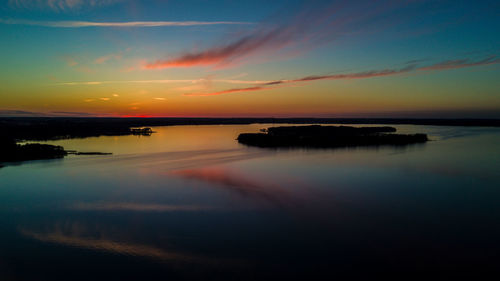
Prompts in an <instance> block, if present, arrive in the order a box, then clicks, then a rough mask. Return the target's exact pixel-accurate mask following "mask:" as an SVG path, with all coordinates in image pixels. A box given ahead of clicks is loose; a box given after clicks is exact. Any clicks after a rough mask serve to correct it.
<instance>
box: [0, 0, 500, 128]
mask: <svg viewBox="0 0 500 281" xmlns="http://www.w3.org/2000/svg"><path fill="white" fill-rule="evenodd" d="M3 2H4V3H2V5H1V6H0V42H1V44H0V61H1V67H0V116H82V117H86V116H103V117H112V116H121V117H127V116H137V117H149V116H152V117H346V118H358V117H369V118H373V117H411V118H500V2H498V1H481V0H478V1H462V0H453V1H448V0H441V1H430V0H406V1H405V0H399V1H396V0H393V1H371V0H370V1H361V0H360V1H354V0H351V1H315V0H309V1H298V0H296V1H295V0H291V1H283V0H274V1H269V0H266V1H261V0H252V1H242V0H223V1H215V0H197V1H190V0H179V1H176V0H169V1H160V0H156V1H155V0H149V1H132V0H88V1H83V0H5V1H3Z"/></svg>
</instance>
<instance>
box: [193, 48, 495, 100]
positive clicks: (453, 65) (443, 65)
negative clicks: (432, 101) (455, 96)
mask: <svg viewBox="0 0 500 281" xmlns="http://www.w3.org/2000/svg"><path fill="white" fill-rule="evenodd" d="M497 63H500V58H499V57H498V56H496V55H492V56H488V57H486V58H483V59H476V60H474V59H470V58H465V59H457V60H447V61H443V62H438V63H435V64H431V65H428V66H422V67H418V65H417V64H411V65H408V66H406V67H404V68H400V69H382V70H372V71H365V72H354V73H342V74H333V75H312V76H305V77H302V78H298V79H290V80H275V81H269V82H266V83H261V84H257V86H252V87H246V88H232V89H227V90H222V91H216V92H209V93H186V94H184V95H185V96H217V95H224V94H231V93H239V92H254V91H262V90H270V89H274V88H275V87H276V86H278V85H282V86H284V85H286V84H296V83H304V82H311V81H318V80H349V79H367V78H374V77H384V76H394V75H399V74H405V73H410V72H415V71H417V70H418V71H443V70H449V69H457V68H465V67H475V66H484V65H491V64H497Z"/></svg>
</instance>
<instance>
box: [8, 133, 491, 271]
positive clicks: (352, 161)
mask: <svg viewBox="0 0 500 281" xmlns="http://www.w3.org/2000/svg"><path fill="white" fill-rule="evenodd" d="M267 127H269V126H268V125H265V124H257V125H236V126H233V125H223V126H172V127H156V128H154V131H156V132H157V133H155V134H153V135H152V136H150V137H145V136H119V137H98V138H87V139H73V140H61V141H52V142H50V143H51V144H57V145H62V146H64V147H65V148H66V149H68V150H78V151H87V152H94V151H98V152H112V153H113V155H105V156H69V157H67V158H65V159H63V160H50V161H32V162H27V163H23V164H22V165H9V166H6V167H4V168H1V169H0V280H247V279H248V280H272V279H302V280H319V279H321V280H334V279H340V280H345V279H357V280H367V279H370V278H380V277H387V278H389V277H391V278H399V279H400V280H408V279H414V278H415V279H418V278H426V279H432V278H434V277H435V278H443V279H446V278H449V277H457V276H462V277H463V276H465V275H470V276H474V277H475V280H486V279H496V278H493V277H491V275H490V274H492V273H496V274H498V273H499V271H500V270H499V268H498V267H499V264H500V255H499V253H500V239H499V238H500V129H498V128H496V129H495V128H464V127H438V126H410V125H408V126H407V125H402V126H394V127H396V128H398V132H399V133H427V134H429V137H430V138H431V140H432V141H430V142H428V143H426V144H421V145H411V146H406V147H390V146H388V147H378V148H350V149H326V150H325V149H321V150H320V149H315V150H307V149H278V150H273V149H260V148H251V147H247V146H244V145H240V144H238V143H237V141H235V138H236V137H237V136H238V134H239V133H243V132H257V131H258V130H259V129H261V128H267ZM497 277H498V275H497ZM271 278H272V279H271ZM360 278H361V279H360Z"/></svg>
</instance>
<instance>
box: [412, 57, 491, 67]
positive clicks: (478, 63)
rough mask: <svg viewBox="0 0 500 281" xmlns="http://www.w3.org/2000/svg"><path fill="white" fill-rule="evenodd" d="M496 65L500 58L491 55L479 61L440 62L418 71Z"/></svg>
mask: <svg viewBox="0 0 500 281" xmlns="http://www.w3.org/2000/svg"><path fill="white" fill-rule="evenodd" d="M496 63H500V58H499V57H497V56H496V55H491V56H489V57H487V58H484V59H480V60H472V59H469V58H466V59H457V60H447V61H442V62H439V63H436V64H433V65H429V66H425V67H421V68H419V70H446V69H456V68H464V67H471V66H481V65H489V64H496Z"/></svg>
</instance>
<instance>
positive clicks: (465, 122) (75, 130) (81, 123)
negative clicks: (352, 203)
mask: <svg viewBox="0 0 500 281" xmlns="http://www.w3.org/2000/svg"><path fill="white" fill-rule="evenodd" d="M248 124H352V125H355V124H381V125H382V124H383V125H428V126H466V127H500V119H410V118H174V117H171V118H117V117H112V118H111V117H0V138H9V139H14V140H16V141H42V140H56V139H72V138H86V137H99V136H121V135H131V134H133V132H132V131H131V128H134V127H144V126H149V127H153V126H182V125H248Z"/></svg>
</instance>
